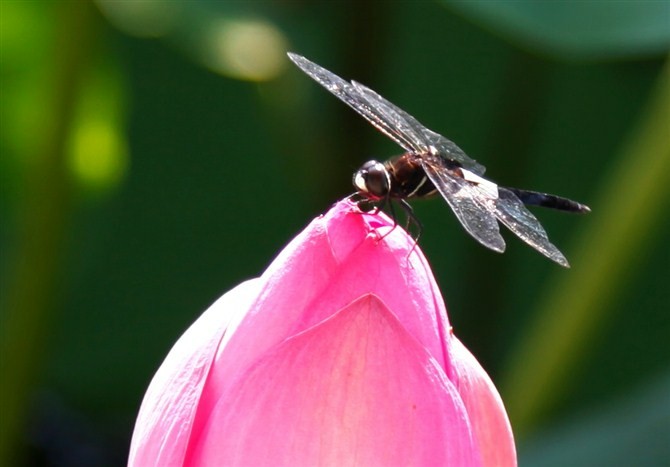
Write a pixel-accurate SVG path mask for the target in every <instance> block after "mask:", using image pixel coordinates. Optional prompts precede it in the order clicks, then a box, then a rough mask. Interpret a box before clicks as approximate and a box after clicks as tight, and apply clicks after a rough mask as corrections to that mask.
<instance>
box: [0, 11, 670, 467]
mask: <svg viewBox="0 0 670 467" xmlns="http://www.w3.org/2000/svg"><path fill="white" fill-rule="evenodd" d="M0 21H1V25H2V31H1V37H0V39H1V44H0V52H1V53H2V57H1V58H2V64H1V68H0V72H1V73H2V74H1V77H2V88H1V97H0V99H1V100H2V105H1V106H0V107H1V109H0V116H1V118H2V121H1V122H0V123H1V125H0V126H1V130H2V137H1V138H0V149H1V151H2V158H1V162H0V215H1V218H0V220H1V224H0V248H1V249H0V272H1V274H2V276H1V278H0V284H1V287H2V288H1V290H0V291H1V293H2V296H1V297H0V303H1V304H2V312H1V313H2V314H1V318H2V321H1V325H2V329H1V331H2V334H1V339H2V341H1V344H2V347H0V350H1V351H2V354H1V355H0V359H1V361H2V376H1V377H2V384H1V386H2V389H1V391H2V392H1V399H0V404H1V405H0V410H2V412H1V413H0V415H1V417H0V428H1V430H2V431H1V432H0V443H2V444H0V465H4V464H7V465H69V466H77V465H82V466H84V465H86V466H89V465H97V466H106V465H110V466H112V465H123V464H124V463H125V460H126V455H127V450H128V444H129V440H130V434H131V432H132V426H133V420H134V416H135V414H136V412H137V410H138V408H139V404H140V402H141V398H142V395H143V392H144V390H145V388H146V387H147V385H148V383H149V381H150V379H151V377H152V375H153V373H154V371H155V370H156V368H157V367H158V365H159V364H160V362H161V361H162V358H163V357H164V356H165V355H166V353H167V352H168V350H169V349H170V347H171V345H172V344H173V343H174V342H175V341H176V339H177V338H178V337H179V335H180V334H181V333H182V332H183V331H184V330H185V329H186V328H187V327H188V326H189V324H190V323H191V322H193V321H194V320H195V319H196V318H197V317H198V315H199V314H200V313H201V312H202V311H203V310H204V309H206V308H207V306H208V305H209V304H211V303H212V302H213V301H214V300H215V299H216V298H217V297H219V296H220V295H221V294H222V293H224V292H225V291H227V290H229V289H230V288H232V287H233V286H234V285H236V284H238V283H239V282H241V281H243V280H245V279H248V278H250V277H255V276H258V275H260V274H261V273H262V271H263V270H264V268H265V267H266V266H267V265H268V264H269V262H270V261H271V260H272V258H273V257H274V256H275V255H276V254H277V252H278V251H279V250H280V249H281V248H282V247H283V245H285V244H286V243H287V242H288V241H289V240H290V239H291V238H292V237H293V236H294V235H295V234H296V233H297V232H299V231H300V230H301V229H302V228H303V227H304V226H305V225H306V224H307V223H309V222H310V220H311V219H312V218H314V217H315V216H317V215H318V214H319V213H322V212H324V211H326V210H327V209H328V208H329V206H330V205H331V204H332V203H333V202H335V201H336V200H337V199H339V198H342V197H344V196H346V195H348V194H349V193H350V192H351V191H352V187H351V184H350V179H351V173H352V172H353V171H354V170H355V169H356V168H357V167H358V166H359V165H360V164H361V163H362V162H364V161H366V160H368V159H370V158H372V157H376V158H380V159H384V158H386V157H388V156H391V155H393V154H397V153H398V152H399V148H397V147H395V146H394V145H393V143H392V142H390V141H388V140H387V139H386V138H385V137H383V136H382V135H380V134H378V133H377V132H376V131H375V130H374V129H373V128H372V127H371V126H369V125H368V124H367V123H366V122H365V121H364V120H363V119H361V118H360V117H359V116H357V115H356V114H355V113H354V112H352V111H351V110H350V109H348V108H347V107H346V106H345V105H343V104H342V103H341V102H339V101H338V100H337V99H335V98H334V97H333V96H332V95H330V94H329V93H327V92H326V91H325V90H323V89H322V88H320V87H319V86H318V85H317V84H316V83H314V82H313V81H312V80H311V79H309V78H308V77H307V76H306V75H304V74H302V73H301V72H300V71H299V70H297V69H296V68H295V67H293V66H292V65H291V64H290V62H289V61H288V59H286V58H285V55H284V53H285V52H286V51H287V50H290V51H294V52H297V53H299V54H301V55H305V56H306V57H308V58H310V59H312V60H314V61H316V62H317V63H319V64H321V65H323V66H325V67H326V68H328V69H330V70H332V71H333V72H335V73H337V74H338V75H340V76H343V77H345V78H351V79H356V80H357V81H361V82H363V83H365V84H367V85H369V86H370V87H372V88H373V89H375V90H376V91H378V92H380V93H381V94H383V95H384V96H385V97H387V98H388V99H390V100H391V101H392V102H394V103H395V104H397V105H398V106H400V107H401V108H403V109H405V110H407V111H408V112H409V113H411V114H412V115H414V116H415V117H417V118H418V119H419V120H420V121H421V122H423V123H424V124H426V125H427V126H428V127H429V128H431V129H433V130H435V131H437V132H439V133H441V134H444V135H445V136H447V137H448V138H450V139H452V140H454V141H456V142H457V144H458V145H459V146H461V147H462V148H463V149H464V150H465V151H466V152H467V153H468V154H469V155H470V156H471V157H473V158H475V159H477V160H478V161H479V162H481V163H483V164H484V165H486V166H487V168H488V171H487V175H488V176H489V177H491V179H492V180H494V181H496V182H498V183H500V184H502V185H508V186H518V187H523V188H529V189H535V190H541V191H547V192H550V193H556V194H559V195H563V196H567V197H570V198H573V199H576V200H579V201H581V202H584V203H586V204H588V205H590V206H591V208H592V210H593V212H592V213H591V214H590V215H588V216H576V215H568V214H563V213H558V212H552V211H542V210H536V211H535V212H536V214H537V216H538V218H539V219H540V220H541V221H542V223H543V225H544V226H545V228H546V230H547V232H548V233H549V235H550V238H551V239H552V241H553V242H554V243H555V244H556V245H557V246H558V247H559V248H560V249H561V250H562V251H563V252H564V253H565V254H566V256H567V258H568V259H569V260H570V262H571V264H572V269H570V270H563V269H562V268H560V267H558V266H556V265H555V264H553V263H551V262H550V261H548V260H546V259H545V258H544V257H542V256H541V255H539V254H537V253H536V252H535V251H533V250H532V249H530V248H528V247H526V246H525V245H523V244H522V243H521V242H519V241H517V239H516V238H513V236H512V235H508V233H509V232H507V233H504V235H505V237H506V238H507V239H508V249H507V252H506V253H505V254H503V255H498V254H496V253H493V252H491V251H488V250H486V249H484V248H482V247H480V246H479V244H477V243H476V242H475V241H473V240H472V239H471V238H470V237H469V236H468V235H467V234H465V232H464V231H463V229H462V228H461V227H460V226H459V225H458V223H457V221H456V220H455V218H454V216H453V215H452V214H451V212H450V211H449V208H448V206H447V205H446V203H444V202H440V201H438V200H434V201H432V202H428V201H423V202H416V203H414V206H415V210H416V213H417V215H418V216H419V218H420V219H421V221H422V222H423V224H424V227H425V231H424V235H423V237H422V238H421V247H422V249H423V250H424V252H425V254H426V256H427V257H428V259H429V261H430V262H431V264H432V266H433V268H434V273H435V276H436V278H437V281H438V283H439V285H440V287H441V290H442V293H443V295H444V297H445V300H446V302H447V307H448V309H449V314H450V319H451V321H452V325H453V326H454V329H455V333H456V334H457V335H458V336H459V338H460V339H461V340H462V341H463V342H464V343H465V344H466V346H467V347H468V348H469V349H470V350H471V351H472V352H473V353H474V354H475V356H476V357H477V358H478V360H479V361H480V362H481V364H482V365H483V366H484V368H486V369H487V371H488V372H489V373H490V375H491V376H492V378H493V380H494V382H495V383H496V386H497V387H498V388H499V390H500V391H501V394H502V396H503V400H504V401H505V404H506V406H507V408H508V412H509V415H510V418H511V420H512V424H513V428H514V431H515V435H516V438H517V445H518V450H519V457H520V464H521V465H542V466H553V465H556V466H564V465H584V466H587V465H588V466H593V465H610V466H611V465H622V466H624V465H626V466H627V465H668V463H670V443H668V442H667V441H668V433H669V432H670V293H669V292H668V290H669V288H670V287H669V285H668V284H669V283H670V254H669V252H670V248H669V247H668V238H670V222H668V212H669V208H670V203H669V199H670V197H669V190H668V186H669V183H670V175H669V174H670V143H669V140H670V136H668V135H669V134H670V69H668V66H667V63H666V62H667V58H668V50H669V49H668V45H669V44H670V4H669V3H668V2H665V1H639V2H632V1H631V2H597V1H584V2H524V1H520V2H485V1H470V2H448V1H445V2H385V3H382V2H372V1H363V2H354V1H348V2H306V1H294V2H211V1H194V0H192V1H188V2H176V1H144V2H114V1H102V0H101V1H99V2H96V3H88V2H85V1H74V2H68V1H63V2H38V1H15V0H3V1H2V2H0ZM222 51H227V52H226V53H223V52H222ZM238 62H241V63H242V65H239V63H238Z"/></svg>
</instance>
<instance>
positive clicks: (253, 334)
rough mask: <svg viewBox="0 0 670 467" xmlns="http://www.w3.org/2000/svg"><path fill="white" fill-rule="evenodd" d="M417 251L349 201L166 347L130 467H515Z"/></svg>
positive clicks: (490, 394)
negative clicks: (383, 466)
mask: <svg viewBox="0 0 670 467" xmlns="http://www.w3.org/2000/svg"><path fill="white" fill-rule="evenodd" d="M389 231H390V233H389ZM386 234H388V235H386ZM383 235H386V236H384V237H383V239H382V238H381V237H382V236H383ZM413 246H414V241H413V240H412V239H411V238H410V237H409V236H408V235H407V234H406V233H405V232H404V231H403V230H402V229H400V228H395V229H392V223H391V221H390V220H389V219H388V217H386V216H384V215H381V214H363V213H361V212H360V211H359V210H358V208H356V207H355V205H354V204H352V203H351V202H348V201H342V202H340V203H338V204H336V205H335V206H334V207H333V208H332V209H331V210H330V211H329V212H328V213H327V214H326V215H324V216H321V217H319V218H317V219H315V220H314V221H313V222H312V223H311V224H310V225H309V226H308V227H307V228H306V229H305V230H304V231H303V232H302V233H301V234H299V235H298V236H297V237H296V238H295V239H294V240H293V241H292V242H291V243H290V244H289V245H288V246H287V247H286V248H285V249H284V251H282V252H281V253H280V254H279V256H278V257H277V259H276V260H275V261H274V262H273V263H272V264H271V265H270V267H269V268H268V269H267V270H266V271H265V273H264V274H263V275H262V276H261V277H260V278H258V279H252V280H250V281H247V282H245V283H243V284H241V285H239V286H237V287H236V288H234V289H233V290H231V291H230V292H228V293H226V294H225V295H224V296H223V297H221V298H220V299H219V300H218V301H217V302H216V303H214V305H212V306H211V307H210V308H209V309H208V310H207V311H206V312H205V313H203V315H202V316H201V317H200V318H199V319H198V320H197V321H196V322H195V323H194V324H193V325H192V326H191V327H190V328H189V329H188V330H187V331H186V332H185V333H184V335H183V336H182V337H181V338H180V339H179V341H178V342H177V343H176V344H175V346H174V347H173V348H172V350H171V351H170V353H169V355H168V356H167V358H166V359H165V361H164V362H163V365H162V366H161V367H160V369H159V370H158V372H157V373H156V375H155V376H154V379H153V381H152V382H151V384H150V386H149V389H148V390H147V393H146V395H145V396H144V401H143V402H142V407H141V409H140V413H139V415H138V417H137V422H136V425H135V431H134V433H133V439H132V444H131V447H130V459H129V465H130V466H141V467H146V466H177V465H183V466H223V465H225V466H265V465H268V466H269V465H271V466H342V465H353V466H375V465H403V466H404V465H419V466H420V465H431V466H432V465H451V466H480V465H481V466H514V465H516V453H515V448H514V440H513V437H512V432H511V429H510V425H509V422H508V419H507V415H506V413H505V409H504V407H503V404H502V401H501V400H500V396H499V395H498V393H497V391H496V389H495V387H494V386H493V383H492V382H491V380H490V379H489V377H488V376H487V374H486V372H485V371H484V370H483V369H482V367H481V366H480V365H479V363H477V361H476V360H475V358H474V357H473V356H472V354H470V352H469V351H468V350H467V349H466V348H465V347H464V346H463V345H462V344H461V343H460V341H459V340H458V339H457V338H456V337H455V336H454V335H453V333H452V331H451V327H450V326H449V321H448V318H447V313H446V309H445V306H444V302H443V300H442V297H441V295H440V291H439V290H438V288H437V285H436V283H435V279H434V278H433V275H432V273H431V271H430V268H429V267H428V263H427V262H426V260H425V258H424V256H423V254H422V253H421V252H420V250H419V248H418V247H417V248H414V249H413V250H412V248H413ZM410 251H411V253H410Z"/></svg>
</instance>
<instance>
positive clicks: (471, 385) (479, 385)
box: [449, 336, 517, 467]
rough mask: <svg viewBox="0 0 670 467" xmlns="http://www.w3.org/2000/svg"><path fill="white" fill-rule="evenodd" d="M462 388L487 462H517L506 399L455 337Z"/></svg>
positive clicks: (499, 466)
mask: <svg viewBox="0 0 670 467" xmlns="http://www.w3.org/2000/svg"><path fill="white" fill-rule="evenodd" d="M449 345H450V347H451V354H452V357H453V359H454V369H455V376H454V378H453V380H454V381H455V384H456V387H457V389H458V392H459V393H460V395H461V397H462V399H463V403H464V404H465V407H466V409H467V412H468V415H469V417H470V422H471V424H472V427H473V429H474V434H475V438H476V443H477V445H478V448H479V450H480V451H481V453H482V461H483V465H484V466H491V467H505V466H516V465H517V461H516V448H515V447H514V435H513V434H512V428H511V426H510V423H509V419H508V418H507V413H506V412H505V407H504V406H503V402H502V399H501V398H500V395H499V394H498V391H497V390H496V388H495V386H494V385H493V382H492V381H491V379H490V378H489V376H488V375H487V374H486V371H484V369H483V368H482V367H481V365H480V364H479V362H477V360H476V359H475V357H474V356H473V355H472V354H471V353H470V351H469V350H468V349H467V348H466V347H465V346H464V345H463V344H462V343H461V342H460V341H459V340H458V339H457V338H456V337H455V336H452V338H451V339H450V340H449Z"/></svg>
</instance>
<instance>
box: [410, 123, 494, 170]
mask: <svg viewBox="0 0 670 467" xmlns="http://www.w3.org/2000/svg"><path fill="white" fill-rule="evenodd" d="M423 133H424V136H425V137H426V140H427V141H428V144H429V145H430V146H432V147H434V148H435V149H436V150H437V152H438V154H440V155H441V156H442V157H446V158H447V159H451V160H454V161H456V162H458V163H459V164H461V165H462V166H463V167H465V168H466V169H468V170H470V171H471V172H474V173H475V174H477V175H484V172H486V167H484V166H483V165H482V164H480V163H479V162H477V161H476V160H474V159H470V158H469V157H468V156H467V155H466V154H465V153H464V152H463V150H462V149H461V148H459V147H458V146H457V145H456V143H454V142H453V141H451V140H449V139H447V138H445V137H444V136H442V135H441V134H439V133H435V132H434V131H432V130H429V129H428V128H424V132H423Z"/></svg>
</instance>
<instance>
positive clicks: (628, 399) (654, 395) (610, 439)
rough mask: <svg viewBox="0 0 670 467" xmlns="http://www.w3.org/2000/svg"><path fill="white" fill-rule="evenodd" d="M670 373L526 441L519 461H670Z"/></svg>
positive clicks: (558, 465)
mask: <svg viewBox="0 0 670 467" xmlns="http://www.w3.org/2000/svg"><path fill="white" fill-rule="evenodd" d="M668 433H670V373H667V372H666V373H665V374H664V375H663V377H662V378H658V379H654V380H652V381H650V382H648V383H646V384H645V385H643V386H642V387H638V388H637V389H636V390H634V391H632V392H631V393H629V394H626V395H622V396H619V397H616V398H614V399H613V400H611V401H609V402H607V403H605V404H603V405H602V406H600V407H598V408H592V409H590V410H588V411H587V412H586V413H583V414H582V415H581V416H579V417H570V420H569V421H566V422H564V423H561V424H560V425H558V426H556V427H555V428H553V429H550V430H547V431H544V432H541V433H539V434H538V435H537V436H534V437H533V438H532V439H531V440H529V441H528V443H526V444H524V445H523V447H522V449H521V452H522V455H521V456H520V461H519V464H520V465H541V466H542V467H554V466H555V467H563V466H566V465H570V466H573V467H578V466H584V467H597V466H613V465H622V466H624V465H637V466H654V465H657V466H661V465H668V464H669V463H670V443H668Z"/></svg>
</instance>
